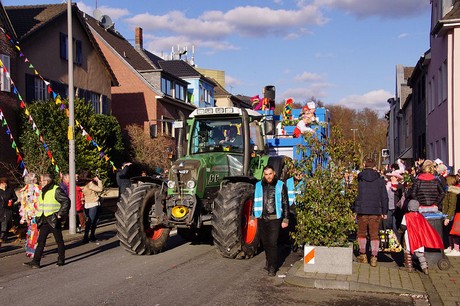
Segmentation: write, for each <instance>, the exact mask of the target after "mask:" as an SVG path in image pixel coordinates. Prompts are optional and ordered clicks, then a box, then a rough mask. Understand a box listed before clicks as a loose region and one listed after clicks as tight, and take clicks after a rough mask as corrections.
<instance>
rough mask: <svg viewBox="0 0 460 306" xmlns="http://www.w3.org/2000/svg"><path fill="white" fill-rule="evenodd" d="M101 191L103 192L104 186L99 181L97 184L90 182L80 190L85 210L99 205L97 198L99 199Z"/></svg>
mask: <svg viewBox="0 0 460 306" xmlns="http://www.w3.org/2000/svg"><path fill="white" fill-rule="evenodd" d="M102 191H104V186H103V185H102V181H101V180H98V181H97V183H96V182H94V181H90V182H88V183H87V184H86V185H85V186H84V187H83V188H82V192H83V195H84V196H85V208H86V209H88V208H91V207H95V206H98V205H99V204H100V203H99V198H100V197H101V193H102Z"/></svg>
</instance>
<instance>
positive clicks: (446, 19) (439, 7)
mask: <svg viewBox="0 0 460 306" xmlns="http://www.w3.org/2000/svg"><path fill="white" fill-rule="evenodd" d="M459 20H460V0H432V1H431V31H430V48H429V50H428V51H427V52H426V53H425V54H424V56H422V57H421V58H420V59H419V61H418V62H417V65H416V67H415V69H414V70H413V72H412V74H411V76H410V77H409V79H408V82H407V83H408V85H409V86H410V87H411V89H412V95H411V100H412V121H413V124H412V126H413V129H412V135H413V137H412V146H413V149H412V150H413V158H414V160H418V159H419V158H422V159H432V160H434V159H436V158H440V159H441V160H442V161H443V162H444V163H445V164H446V165H448V166H452V167H453V168H454V170H456V169H458V168H460V133H456V131H458V130H459V129H460V126H459V124H460V122H459V120H458V118H460V91H459V90H458V89H459V85H458V84H460V23H459ZM389 102H391V103H390V104H391V105H392V106H391V107H393V105H394V103H396V102H397V98H396V99H394V98H393V99H390V100H389ZM397 106H398V105H395V107H394V109H392V110H390V128H389V133H388V134H389V142H390V146H391V145H392V143H393V148H394V149H395V153H396V154H397V153H401V151H400V150H399V149H400V148H399V147H397V145H399V144H400V142H398V141H396V138H397V137H402V136H403V134H401V133H402V131H400V130H398V129H399V126H398V122H397V121H396V120H395V118H397V117H396V116H397V115H396V113H395V112H396V111H399V110H397ZM395 135H397V136H395Z"/></svg>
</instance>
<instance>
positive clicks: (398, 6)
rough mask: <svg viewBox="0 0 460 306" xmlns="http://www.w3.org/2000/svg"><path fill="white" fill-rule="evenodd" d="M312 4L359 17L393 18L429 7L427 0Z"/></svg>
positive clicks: (343, 0)
mask: <svg viewBox="0 0 460 306" xmlns="http://www.w3.org/2000/svg"><path fill="white" fill-rule="evenodd" d="M314 4H315V5H317V6H319V7H323V6H326V7H330V8H335V9H339V10H344V11H346V12H348V13H350V14H353V15H355V16H357V17H359V18H366V17H370V16H379V17H382V18H385V19H395V18H400V17H407V16H414V15H419V14H421V13H423V12H426V11H427V10H429V9H430V2H429V1H428V0H425V1H421V0H403V1H401V0H366V1H363V0H315V1H314Z"/></svg>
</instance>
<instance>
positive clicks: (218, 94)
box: [214, 81, 252, 108]
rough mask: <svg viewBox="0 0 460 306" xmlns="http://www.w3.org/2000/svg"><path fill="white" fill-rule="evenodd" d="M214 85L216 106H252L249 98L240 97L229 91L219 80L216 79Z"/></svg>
mask: <svg viewBox="0 0 460 306" xmlns="http://www.w3.org/2000/svg"><path fill="white" fill-rule="evenodd" d="M216 84H217V85H216V87H215V91H214V98H215V105H216V106H235V107H242V108H252V105H251V102H250V101H249V100H247V99H246V100H243V99H240V98H239V97H238V96H235V95H233V94H231V93H229V92H228V91H227V90H226V89H225V88H224V87H223V86H222V85H221V84H220V83H219V82H217V81H216Z"/></svg>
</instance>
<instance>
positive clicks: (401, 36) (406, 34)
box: [398, 33, 409, 38]
mask: <svg viewBox="0 0 460 306" xmlns="http://www.w3.org/2000/svg"><path fill="white" fill-rule="evenodd" d="M407 36H409V33H401V34H399V35H398V38H406V37H407Z"/></svg>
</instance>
